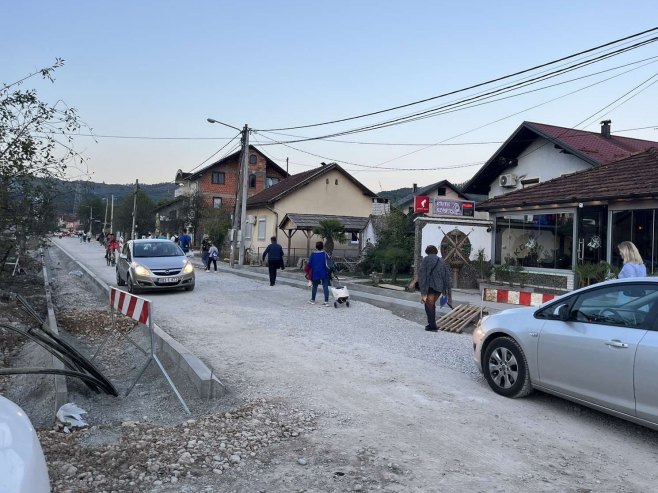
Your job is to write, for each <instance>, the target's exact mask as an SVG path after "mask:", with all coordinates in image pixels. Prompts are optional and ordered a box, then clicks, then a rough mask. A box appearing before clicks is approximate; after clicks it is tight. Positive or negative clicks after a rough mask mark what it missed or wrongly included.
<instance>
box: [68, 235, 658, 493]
mask: <svg viewBox="0 0 658 493" xmlns="http://www.w3.org/2000/svg"><path fill="white" fill-rule="evenodd" d="M55 241H56V242H57V243H58V244H60V245H62V247H63V248H65V249H66V250H67V251H69V252H70V253H72V254H73V255H74V256H76V257H77V258H78V259H79V260H81V261H82V262H83V263H85V264H86V265H87V266H88V267H89V268H90V269H92V270H93V271H94V272H96V273H97V275H99V277H101V278H103V279H104V280H106V281H107V282H109V283H111V284H114V282H113V271H112V270H111V269H110V268H108V267H106V266H105V265H104V261H103V259H102V253H101V250H100V249H99V247H98V246H97V245H93V244H92V245H87V244H84V245H83V244H80V243H78V242H77V241H75V240H73V239H62V240H55ZM146 296H147V297H149V298H150V299H151V300H152V301H153V302H154V304H155V311H154V317H155V321H156V323H157V324H158V325H159V326H160V327H162V328H163V329H164V330H165V331H167V332H168V333H170V334H171V335H172V336H174V337H175V338H176V339H178V340H179V341H180V342H181V343H183V344H184V345H185V346H187V347H188V348H189V349H191V350H192V351H193V352H195V353H196V354H197V355H198V356H199V357H201V358H202V359H203V360H204V361H206V362H207V363H209V364H211V365H212V366H213V367H214V368H215V371H216V372H217V374H219V375H220V378H221V379H222V381H223V382H224V383H225V384H226V385H227V387H228V389H229V392H230V393H231V394H232V397H233V398H235V397H237V398H239V399H240V400H242V401H244V402H250V401H257V400H258V399H266V400H268V401H270V400H272V399H275V400H277V401H278V402H281V403H283V405H285V406H287V407H288V408H291V409H292V408H304V409H312V410H314V412H315V413H316V415H317V416H318V418H317V423H316V425H315V426H316V430H315V431H314V432H313V433H310V434H308V435H306V436H305V437H304V439H303V440H301V441H298V442H295V443H291V444H289V445H281V446H280V448H279V449H278V450H277V453H276V454H275V455H274V456H273V457H272V458H271V460H270V461H269V462H268V463H267V467H262V468H260V469H258V472H257V473H253V474H247V473H245V474H243V475H235V476H233V477H231V478H223V479H225V480H226V481H227V482H226V483H225V484H223V487H222V489H225V490H226V491H375V490H383V491H456V492H461V491H519V492H520V491H523V492H525V491H529V490H535V491H573V492H587V491H638V492H639V491H654V490H655V485H656V484H658V483H657V482H658V470H657V469H656V468H655V464H656V461H657V459H658V433H656V432H654V431H651V430H648V429H645V428H642V427H639V426H636V425H633V424H630V423H627V422H625V421H622V420H619V419H616V418H612V417H609V416H607V415H603V414H601V413H598V412H595V411H592V410H588V409H586V408H582V407H580V406H576V405H574V404H571V403H569V402H567V401H563V400H561V399H558V398H554V397H551V396H548V395H545V394H541V393H535V394H533V395H532V396H530V397H529V398H526V399H521V400H509V399H505V398H502V397H499V396H497V395H496V394H494V393H493V392H492V391H491V390H490V389H489V388H488V387H487V385H486V383H485V382H484V380H483V379H482V378H481V377H480V375H479V374H478V372H477V371H476V369H475V366H474V363H473V362H472V360H471V352H472V351H471V340H470V336H467V335H460V334H450V333H442V332H439V333H427V332H425V331H424V330H423V327H422V326H421V325H419V324H417V323H415V322H411V321H408V320H405V319H402V318H400V317H397V316H395V315H393V314H392V313H391V312H390V311H388V310H385V309H382V308H377V307H374V306H371V305H368V304H365V303H357V302H354V303H352V306H351V307H350V308H346V307H344V306H343V307H340V308H339V309H334V308H333V307H323V306H322V305H309V304H308V303H307V300H308V298H309V292H308V291H305V290H302V289H299V288H294V287H290V286H283V285H282V286H279V285H277V286H274V287H270V286H269V285H268V283H267V282H261V281H257V280H252V279H246V278H243V277H239V276H236V275H233V274H227V273H220V274H215V273H205V272H203V271H197V287H196V290H195V291H193V292H189V293H188V292H174V293H151V294H148V295H146ZM212 484H216V483H212ZM158 488H161V489H156V490H154V491H179V490H181V491H183V490H184V491H194V490H185V488H184V487H183V486H182V485H180V484H179V485H177V489H170V490H169V489H166V488H167V485H163V486H162V487H160V486H158Z"/></svg>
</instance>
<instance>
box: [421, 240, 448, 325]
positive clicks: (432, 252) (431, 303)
mask: <svg viewBox="0 0 658 493" xmlns="http://www.w3.org/2000/svg"><path fill="white" fill-rule="evenodd" d="M425 253H426V254H427V256H426V257H425V258H423V260H422V262H421V263H420V268H419V269H418V287H419V288H420V302H421V303H423V304H424V305H425V314H426V315H427V325H426V326H425V330H427V331H428V332H436V331H438V330H439V329H438V328H437V326H436V300H438V299H439V296H441V295H445V296H449V295H450V270H449V269H448V265H447V264H446V263H445V262H444V261H443V260H442V259H441V258H440V257H439V256H438V253H439V250H438V249H437V248H436V247H435V246H434V245H428V246H427V248H426V249H425Z"/></svg>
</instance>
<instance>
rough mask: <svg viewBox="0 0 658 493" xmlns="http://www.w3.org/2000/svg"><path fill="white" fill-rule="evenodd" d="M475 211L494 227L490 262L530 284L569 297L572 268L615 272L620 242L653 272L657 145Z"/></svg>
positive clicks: (657, 244)
mask: <svg viewBox="0 0 658 493" xmlns="http://www.w3.org/2000/svg"><path fill="white" fill-rule="evenodd" d="M632 140H634V139H632ZM478 207H479V208H481V209H482V210H486V211H488V212H489V213H490V215H491V217H492V220H493V222H494V231H495V233H494V241H493V258H494V260H495V263H497V264H504V263H509V264H512V265H520V266H522V267H523V268H524V269H525V270H526V271H527V272H529V273H531V275H532V277H533V278H534V282H533V284H536V285H543V286H552V287H555V288H558V289H563V290H568V289H573V288H574V283H575V279H574V270H575V269H576V267H577V266H578V265H581V264H586V263H590V264H596V263H599V262H601V261H606V262H608V263H610V264H612V265H615V266H618V267H620V266H621V259H620V257H619V253H618V251H617V248H616V245H618V244H619V243H620V242H622V241H625V240H628V241H632V242H633V243H635V245H636V246H637V247H638V250H639V251H640V253H641V255H642V257H643V258H644V260H645V263H646V264H647V272H648V273H650V274H655V273H656V272H657V271H658V235H656V231H658V214H657V212H658V143H656V144H655V147H653V148H650V149H648V150H645V151H643V152H639V153H635V154H632V155H631V156H629V157H625V158H622V159H620V160H616V161H608V162H603V163H601V164H599V165H597V166H595V167H590V168H589V169H586V170H582V171H578V172H575V173H570V174H566V175H564V176H560V177H557V178H553V179H551V180H548V181H544V182H542V183H539V184H537V185H535V186H533V187H530V188H526V189H519V190H516V191H512V192H510V193H507V194H505V195H498V196H496V197H494V198H492V199H490V200H487V201H485V202H483V203H481V204H479V205H478Z"/></svg>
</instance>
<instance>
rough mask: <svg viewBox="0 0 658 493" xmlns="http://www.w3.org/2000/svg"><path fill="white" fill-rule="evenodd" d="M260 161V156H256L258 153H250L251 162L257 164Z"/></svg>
mask: <svg viewBox="0 0 658 493" xmlns="http://www.w3.org/2000/svg"><path fill="white" fill-rule="evenodd" d="M257 162H258V158H257V157H256V154H250V155H249V164H256V163H257Z"/></svg>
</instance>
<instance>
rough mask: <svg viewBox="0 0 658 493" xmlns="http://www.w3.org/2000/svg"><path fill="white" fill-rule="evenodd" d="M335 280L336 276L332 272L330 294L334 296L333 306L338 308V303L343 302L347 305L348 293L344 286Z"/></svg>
mask: <svg viewBox="0 0 658 493" xmlns="http://www.w3.org/2000/svg"><path fill="white" fill-rule="evenodd" d="M337 281H338V277H337V276H336V275H335V274H334V276H333V280H332V281H331V286H329V290H330V291H331V296H332V297H333V298H334V308H338V305H342V304H343V303H345V306H348V307H349V306H350V293H349V291H348V290H347V288H346V287H345V286H340V284H338V282H337Z"/></svg>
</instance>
